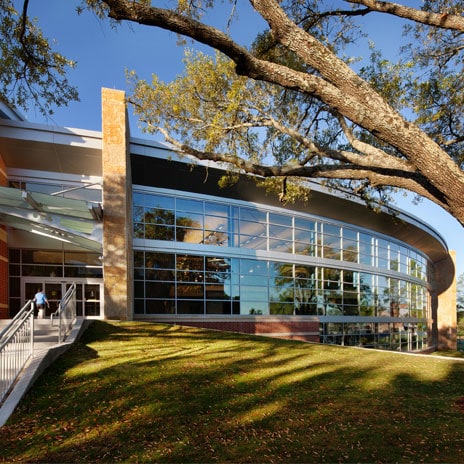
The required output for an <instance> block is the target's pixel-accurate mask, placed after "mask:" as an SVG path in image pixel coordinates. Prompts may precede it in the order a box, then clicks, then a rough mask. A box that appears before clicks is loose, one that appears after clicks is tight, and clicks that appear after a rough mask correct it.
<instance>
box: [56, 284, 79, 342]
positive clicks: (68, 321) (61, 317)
mask: <svg viewBox="0 0 464 464" xmlns="http://www.w3.org/2000/svg"><path fill="white" fill-rule="evenodd" d="M50 318H51V321H52V326H54V325H55V324H56V321H58V326H59V331H58V343H63V342H64V340H65V339H66V337H67V336H68V335H69V333H70V332H71V329H72V326H73V324H74V322H75V320H76V284H75V282H73V283H72V285H71V286H70V287H69V288H68V290H67V291H66V294H65V295H64V297H63V298H62V299H61V301H60V303H59V305H58V309H57V310H56V311H55V312H54V313H53V314H52V315H51V316H50Z"/></svg>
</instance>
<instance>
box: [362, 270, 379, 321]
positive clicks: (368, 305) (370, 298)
mask: <svg viewBox="0 0 464 464" xmlns="http://www.w3.org/2000/svg"><path fill="white" fill-rule="evenodd" d="M359 288H360V295H359V304H360V307H359V314H360V315H361V316H373V315H374V312H375V296H374V294H373V292H372V288H371V286H370V285H369V284H368V283H366V282H365V280H364V277H363V276H362V275H361V276H360V278H359Z"/></svg>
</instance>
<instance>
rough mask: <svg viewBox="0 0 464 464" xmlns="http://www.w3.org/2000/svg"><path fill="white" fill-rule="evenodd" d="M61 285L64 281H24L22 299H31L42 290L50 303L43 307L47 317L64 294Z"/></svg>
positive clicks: (54, 309) (56, 306)
mask: <svg viewBox="0 0 464 464" xmlns="http://www.w3.org/2000/svg"><path fill="white" fill-rule="evenodd" d="M63 285H64V283H62V282H44V281H37V280H35V281H34V282H28V281H26V282H25V283H24V296H25V298H24V299H25V300H26V301H27V300H33V299H34V296H35V294H36V293H37V292H39V291H40V290H43V291H44V293H45V295H46V296H47V299H48V303H49V305H50V306H49V307H48V308H45V316H46V317H48V316H50V314H52V313H54V312H55V311H56V310H57V309H58V305H59V304H60V301H61V298H62V297H63V295H64V293H63V291H64V288H63Z"/></svg>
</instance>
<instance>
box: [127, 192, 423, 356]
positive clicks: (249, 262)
mask: <svg viewBox="0 0 464 464" xmlns="http://www.w3.org/2000/svg"><path fill="white" fill-rule="evenodd" d="M133 225H134V297H135V307H134V310H135V314H138V315H160V314H173V315H203V316H208V315H223V316H224V315H242V316H245V315H264V316H266V315H276V316H292V315H293V316H313V317H314V316H315V317H316V318H317V319H318V320H319V322H320V339H321V341H324V342H327V343H342V344H350V345H358V344H367V345H372V346H384V345H385V347H392V346H393V345H394V343H396V342H394V339H396V340H397V342H398V340H399V343H400V344H401V333H403V332H404V335H405V336H407V337H409V338H408V340H410V339H411V333H413V334H414V343H416V345H418V344H419V342H420V346H422V345H423V343H425V340H424V337H425V333H426V321H427V318H428V317H429V293H428V290H427V276H428V268H429V264H428V261H427V257H426V256H425V255H423V254H422V253H420V252H419V251H418V250H415V249H413V248H412V247H410V246H408V245H406V244H404V243H402V242H399V241H397V240H394V239H390V238H389V237H386V236H381V235H376V234H374V233H371V232H370V231H367V230H365V229H361V228H356V227H355V226H353V225H348V224H344V223H338V222H336V221H333V220H329V219H325V218H321V217H314V216H310V215H308V214H303V213H301V212H297V211H289V210H286V209H285V210H284V209H279V208H272V207H268V206H266V205H254V204H249V203H244V202H238V201H234V200H226V199H222V198H221V199H217V198H209V197H201V198H200V197H199V196H198V195H196V196H195V197H193V196H188V195H187V194H185V193H182V194H181V193H177V194H174V193H170V192H166V191H163V192H156V191H155V190H152V191H146V190H145V191H142V190H137V189H135V190H134V194H133ZM374 334H375V335H374ZM381 335H383V336H381ZM395 337H396V338H395ZM363 340H364V341H365V343H363ZM370 340H371V341H372V340H374V342H372V343H370ZM409 343H410V341H409ZM392 344H393V345H392ZM416 347H418V346H416Z"/></svg>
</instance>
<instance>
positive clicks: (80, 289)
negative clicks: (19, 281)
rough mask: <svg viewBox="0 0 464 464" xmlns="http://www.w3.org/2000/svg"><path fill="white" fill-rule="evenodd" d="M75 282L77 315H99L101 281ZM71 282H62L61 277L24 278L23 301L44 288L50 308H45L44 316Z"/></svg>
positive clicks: (53, 309)
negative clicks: (56, 278)
mask: <svg viewBox="0 0 464 464" xmlns="http://www.w3.org/2000/svg"><path fill="white" fill-rule="evenodd" d="M75 283H76V313H77V316H84V317H100V316H101V308H102V306H101V295H102V288H101V287H102V283H101V282H75ZM71 285H72V282H63V281H62V280H61V279H60V280H56V281H51V280H50V279H39V278H34V279H25V280H24V281H23V286H22V288H23V301H24V302H26V301H28V300H32V299H34V295H35V294H36V293H37V292H38V291H39V290H44V291H45V294H46V295H47V298H48V302H49V304H50V308H46V312H45V316H46V317H48V316H50V314H52V313H54V312H55V311H56V310H57V309H58V306H59V304H60V301H61V299H62V298H63V296H64V295H65V294H66V291H67V290H68V288H69V287H70V286H71Z"/></svg>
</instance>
